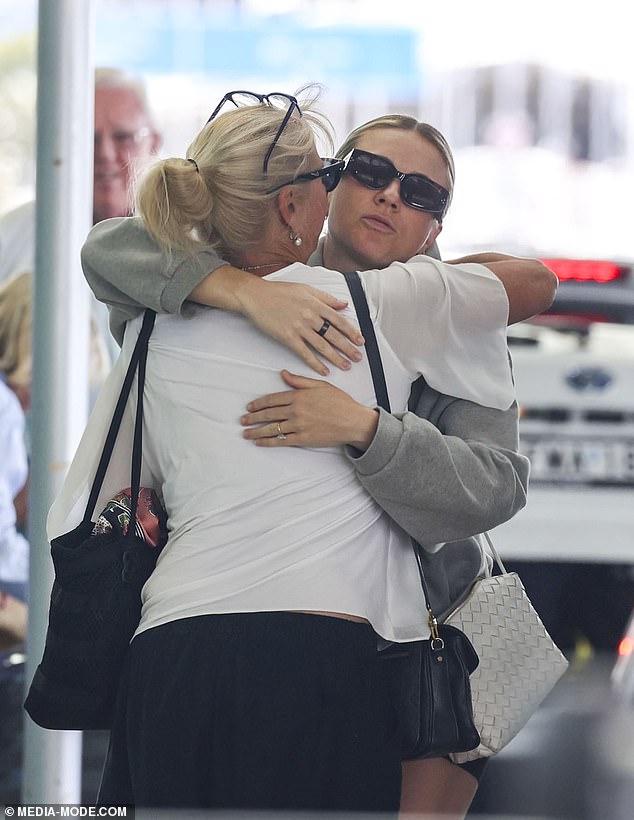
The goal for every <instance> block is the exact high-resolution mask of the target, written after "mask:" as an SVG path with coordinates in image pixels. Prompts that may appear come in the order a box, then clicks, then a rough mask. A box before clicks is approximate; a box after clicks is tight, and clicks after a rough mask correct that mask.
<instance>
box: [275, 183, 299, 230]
mask: <svg viewBox="0 0 634 820" xmlns="http://www.w3.org/2000/svg"><path fill="white" fill-rule="evenodd" d="M277 210H278V213H279V215H280V219H281V220H282V222H283V223H284V224H285V225H290V224H291V220H292V219H293V217H294V216H295V214H296V213H297V206H296V205H295V195H294V192H293V186H292V185H287V186H286V187H285V188H282V190H281V191H280V192H279V194H278V195H277Z"/></svg>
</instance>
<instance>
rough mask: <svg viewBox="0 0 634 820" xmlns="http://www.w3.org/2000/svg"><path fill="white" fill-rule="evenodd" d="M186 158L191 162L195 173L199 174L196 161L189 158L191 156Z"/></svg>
mask: <svg viewBox="0 0 634 820" xmlns="http://www.w3.org/2000/svg"><path fill="white" fill-rule="evenodd" d="M186 160H187V162H191V164H192V165H193V166H194V168H195V169H196V173H197V174H199V173H200V168H199V167H198V163H197V162H196V160H195V159H191V157H186Z"/></svg>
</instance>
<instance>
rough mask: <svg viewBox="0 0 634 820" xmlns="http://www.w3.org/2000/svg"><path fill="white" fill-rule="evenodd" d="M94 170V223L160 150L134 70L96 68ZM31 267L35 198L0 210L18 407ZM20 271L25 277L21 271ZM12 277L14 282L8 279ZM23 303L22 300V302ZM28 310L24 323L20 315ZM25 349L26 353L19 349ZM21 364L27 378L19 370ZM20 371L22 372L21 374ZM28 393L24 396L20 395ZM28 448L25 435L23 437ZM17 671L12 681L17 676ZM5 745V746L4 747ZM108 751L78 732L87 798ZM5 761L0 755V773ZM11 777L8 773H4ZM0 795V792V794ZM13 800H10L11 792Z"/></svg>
mask: <svg viewBox="0 0 634 820" xmlns="http://www.w3.org/2000/svg"><path fill="white" fill-rule="evenodd" d="M94 117H95V120H94V169H93V174H94V176H93V224H94V223H96V222H99V221H100V220H102V219H107V218H109V217H115V216H126V215H129V214H130V213H132V210H133V204H132V202H133V199H132V198H133V193H132V189H133V186H134V179H135V177H136V175H137V173H138V172H139V171H140V170H142V169H143V168H144V167H145V166H146V165H147V163H148V161H149V160H150V159H151V158H152V157H153V156H154V155H155V154H156V152H157V151H158V150H159V148H160V146H161V142H162V137H161V134H160V133H159V131H158V129H157V126H156V123H155V119H154V116H153V114H152V112H151V110H150V107H149V104H148V98H147V93H146V89H145V85H144V83H143V82H142V81H141V80H140V79H139V78H137V77H135V76H133V75H131V74H128V73H127V72H125V71H122V70H120V69H117V68H107V67H101V68H97V69H96V71H95V109H94ZM34 266H35V202H34V201H32V202H27V203H25V204H24V205H21V206H20V207H18V208H15V209H14V210H12V211H9V212H7V213H6V214H4V215H3V216H2V217H0V285H1V284H2V283H3V282H6V283H9V282H10V280H11V287H10V288H9V289H8V291H7V292H6V293H5V296H4V299H5V302H7V303H8V300H12V301H15V302H16V304H17V302H19V303H20V308H19V309H20V311H23V312H24V313H23V314H20V315H18V313H14V314H13V315H11V314H10V312H5V314H4V315H5V321H6V322H7V323H8V322H11V323H12V327H13V329H16V330H17V328H18V327H19V328H20V331H19V333H20V335H19V341H18V336H16V335H14V334H13V331H12V330H11V331H10V330H9V328H8V327H7V333H6V336H5V338H6V340H7V342H8V343H9V344H11V345H20V347H21V348H23V352H24V351H26V349H27V348H28V367H27V366H26V364H25V363H26V361H27V360H26V358H24V359H23V360H22V361H23V372H22V376H21V377H20V379H19V381H18V382H14V383H13V385H12V387H13V389H14V391H15V392H16V393H22V394H24V395H23V396H22V397H21V398H23V399H25V400H26V402H27V403H26V404H25V405H24V407H25V412H27V430H28V409H29V405H30V378H31V360H30V350H31V338H30V334H31V326H30V314H31V305H30V300H31V272H32V271H33V270H34ZM22 274H24V276H21V275H22ZM14 280H16V281H14ZM27 300H28V302H29V304H28V305H27V304H26V302H27ZM26 313H28V316H29V323H28V330H27V329H26V328H27V326H26V324H25V323H23V322H22V319H21V318H20V317H21V316H22V315H26ZM90 345H91V353H90V404H91V405H92V403H93V402H94V398H95V395H96V392H97V390H98V389H99V387H100V385H101V384H102V382H103V380H104V378H105V376H106V374H107V372H108V369H109V367H110V361H111V355H112V352H114V351H112V350H109V346H110V337H109V334H108V331H107V328H106V319H105V317H104V314H103V308H102V307H101V305H99V304H98V303H96V302H95V303H94V304H93V309H92V315H91V328H90ZM3 355H4V354H3ZM25 355H26V354H25ZM27 370H28V378H26V373H27ZM23 377H24V378H23ZM27 394H28V396H27ZM27 451H28V436H27ZM27 489H28V482H27V483H25V484H24V487H23V489H22V490H21V491H20V493H19V495H18V497H17V499H16V506H17V508H18V517H19V526H20V529H21V531H22V532H24V533H25V534H26V520H27ZM18 671H19V681H18ZM12 681H13V682H14V683H13V684H12V685H14V686H15V692H17V690H18V688H19V687H20V686H23V685H24V675H23V668H22V667H20V669H19V670H17V671H16V670H14V671H12ZM4 708H6V709H7V710H8V712H10V714H11V719H9V717H8V716H7V720H6V721H3V726H4V727H5V730H6V732H7V733H8V734H9V735H10V736H11V744H12V745H11V748H12V749H13V752H12V754H13V757H14V758H15V756H16V753H17V751H19V756H21V750H22V720H23V717H22V708H21V702H20V703H18V700H17V695H16V696H15V697H13V699H12V700H9V699H7V700H6V701H5V702H4ZM7 748H9V747H8V746H7ZM106 750H107V734H106V733H100V732H86V733H85V734H84V778H83V789H84V791H83V794H84V797H85V799H87V800H89V801H90V800H92V799H93V797H94V794H96V790H97V786H98V783H99V777H100V773H101V768H102V766H103V761H104V759H105V755H106ZM3 766H4V760H3V759H2V758H0V778H2V777H4V776H5V775H4V774H3V771H2V769H3ZM11 777H12V779H13V780H15V776H14V774H12V775H11ZM1 797H2V794H0V798H1ZM13 799H17V797H14V798H13Z"/></svg>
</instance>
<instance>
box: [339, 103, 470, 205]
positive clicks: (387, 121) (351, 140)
mask: <svg viewBox="0 0 634 820" xmlns="http://www.w3.org/2000/svg"><path fill="white" fill-rule="evenodd" d="M378 128H400V129H401V130H402V131H414V132H415V133H416V134H418V135H419V136H420V137H421V138H422V139H424V140H427V142H429V143H431V144H432V145H433V146H434V147H435V148H436V149H437V150H438V151H439V152H440V153H441V154H442V157H443V159H444V161H445V165H446V166H447V175H448V176H449V198H448V199H447V206H446V208H445V213H447V211H448V210H449V205H450V204H451V198H452V196H453V188H454V183H455V180H456V167H455V163H454V158H453V153H452V151H451V148H450V147H449V143H448V142H447V140H446V139H445V137H444V136H443V135H442V134H441V133H440V131H439V130H438V129H437V128H434V126H433V125H430V124H429V123H427V122H420V121H419V120H417V119H415V118H414V117H410V116H408V115H407V114H384V115H383V116H381V117H376V118H375V119H373V120H369V121H368V122H365V123H363V125H360V126H358V128H355V129H354V130H352V131H351V132H350V133H349V134H348V136H347V137H346V139H345V142H344V143H343V145H342V146H341V148H339V150H338V151H337V154H336V156H337V157H339V158H340V159H343V158H344V157H347V156H348V154H349V153H350V152H351V151H352V150H353V149H354V148H356V147H357V145H358V143H359V140H360V139H361V137H362V136H363V135H364V134H366V133H367V132H368V131H374V130H376V129H378ZM444 215H445V214H442V216H444Z"/></svg>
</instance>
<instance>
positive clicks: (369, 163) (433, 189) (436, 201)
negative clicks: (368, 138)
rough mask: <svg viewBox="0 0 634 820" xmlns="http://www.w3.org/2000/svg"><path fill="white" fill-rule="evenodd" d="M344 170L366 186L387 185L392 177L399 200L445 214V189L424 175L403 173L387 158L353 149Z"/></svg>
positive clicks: (428, 210) (446, 195) (412, 206)
mask: <svg viewBox="0 0 634 820" xmlns="http://www.w3.org/2000/svg"><path fill="white" fill-rule="evenodd" d="M345 173H346V174H348V175H349V176H351V177H353V178H354V179H356V181H357V182H359V183H361V185H364V186H365V187H366V188H372V189H374V190H377V191H378V190H380V189H381V188H387V186H388V185H389V184H390V182H391V181H392V180H393V179H398V180H399V182H400V183H401V185H400V194H401V199H402V200H403V202H404V203H405V204H406V205H409V206H410V208H417V209H418V210H419V211H427V212H429V213H432V214H437V215H438V216H439V218H440V219H442V217H443V216H444V214H445V211H446V209H447V203H448V202H449V191H448V190H447V189H446V188H443V187H442V185H439V184H438V183H437V182H434V181H433V179H429V177H426V176H425V175H424V174H404V173H403V172H402V171H398V170H397V169H396V168H395V167H394V165H393V164H392V163H391V162H390V160H389V159H388V158H387V157H381V156H379V155H378V154H371V153H370V152H369V151H361V150H359V149H358V148H355V149H354V151H353V152H352V153H351V154H350V157H349V159H348V161H347V163H346V169H345Z"/></svg>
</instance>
